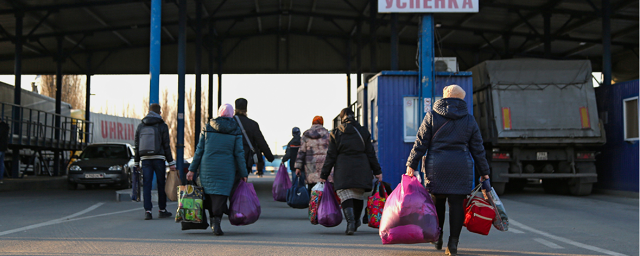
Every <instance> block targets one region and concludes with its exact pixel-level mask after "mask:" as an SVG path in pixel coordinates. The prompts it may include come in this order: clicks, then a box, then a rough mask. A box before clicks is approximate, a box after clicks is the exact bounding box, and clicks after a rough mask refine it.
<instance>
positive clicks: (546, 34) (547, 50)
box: [542, 12, 551, 59]
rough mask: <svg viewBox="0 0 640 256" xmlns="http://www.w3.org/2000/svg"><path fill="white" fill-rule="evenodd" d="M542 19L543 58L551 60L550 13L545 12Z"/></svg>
mask: <svg viewBox="0 0 640 256" xmlns="http://www.w3.org/2000/svg"><path fill="white" fill-rule="evenodd" d="M542 16H543V17H544V58H545V59H549V58H551V13H549V12H546V13H544V14H543V15H542Z"/></svg>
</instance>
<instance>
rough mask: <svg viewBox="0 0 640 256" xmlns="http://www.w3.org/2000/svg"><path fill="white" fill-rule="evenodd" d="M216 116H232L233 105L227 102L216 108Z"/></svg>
mask: <svg viewBox="0 0 640 256" xmlns="http://www.w3.org/2000/svg"><path fill="white" fill-rule="evenodd" d="M218 116H223V117H233V107H232V106H231V104H229V103H225V104H224V105H222V106H220V108H219V109H218Z"/></svg>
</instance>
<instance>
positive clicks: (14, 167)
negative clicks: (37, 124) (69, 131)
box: [0, 13, 24, 178]
mask: <svg viewBox="0 0 640 256" xmlns="http://www.w3.org/2000/svg"><path fill="white" fill-rule="evenodd" d="M23 19H24V14H23V13H16V35H15V37H14V38H15V41H14V43H15V55H14V56H15V57H14V58H15V63H14V64H15V65H14V72H15V74H14V75H15V88H14V90H13V104H15V105H17V106H20V105H21V104H22V102H21V97H22V96H21V92H22V91H21V88H22V87H21V86H20V85H21V84H22V25H23V24H22V21H23ZM3 114H4V113H3ZM11 119H12V121H11V122H10V123H11V124H12V126H13V133H12V134H18V135H19V134H20V121H21V120H22V116H21V115H20V108H19V107H14V108H13V113H12V117H11ZM11 158H12V159H13V160H12V162H11V177H12V178H17V177H19V176H20V148H18V147H14V148H12V157H11ZM0 164H4V163H0Z"/></svg>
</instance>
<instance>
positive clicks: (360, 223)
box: [353, 216, 362, 232]
mask: <svg viewBox="0 0 640 256" xmlns="http://www.w3.org/2000/svg"><path fill="white" fill-rule="evenodd" d="M354 218H355V216H354ZM355 219H356V228H355V229H354V230H353V231H354V232H355V231H358V228H359V227H360V225H362V222H360V218H355Z"/></svg>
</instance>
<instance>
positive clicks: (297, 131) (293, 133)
mask: <svg viewBox="0 0 640 256" xmlns="http://www.w3.org/2000/svg"><path fill="white" fill-rule="evenodd" d="M291 135H294V136H295V135H300V128H298V127H293V129H291Z"/></svg>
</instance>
